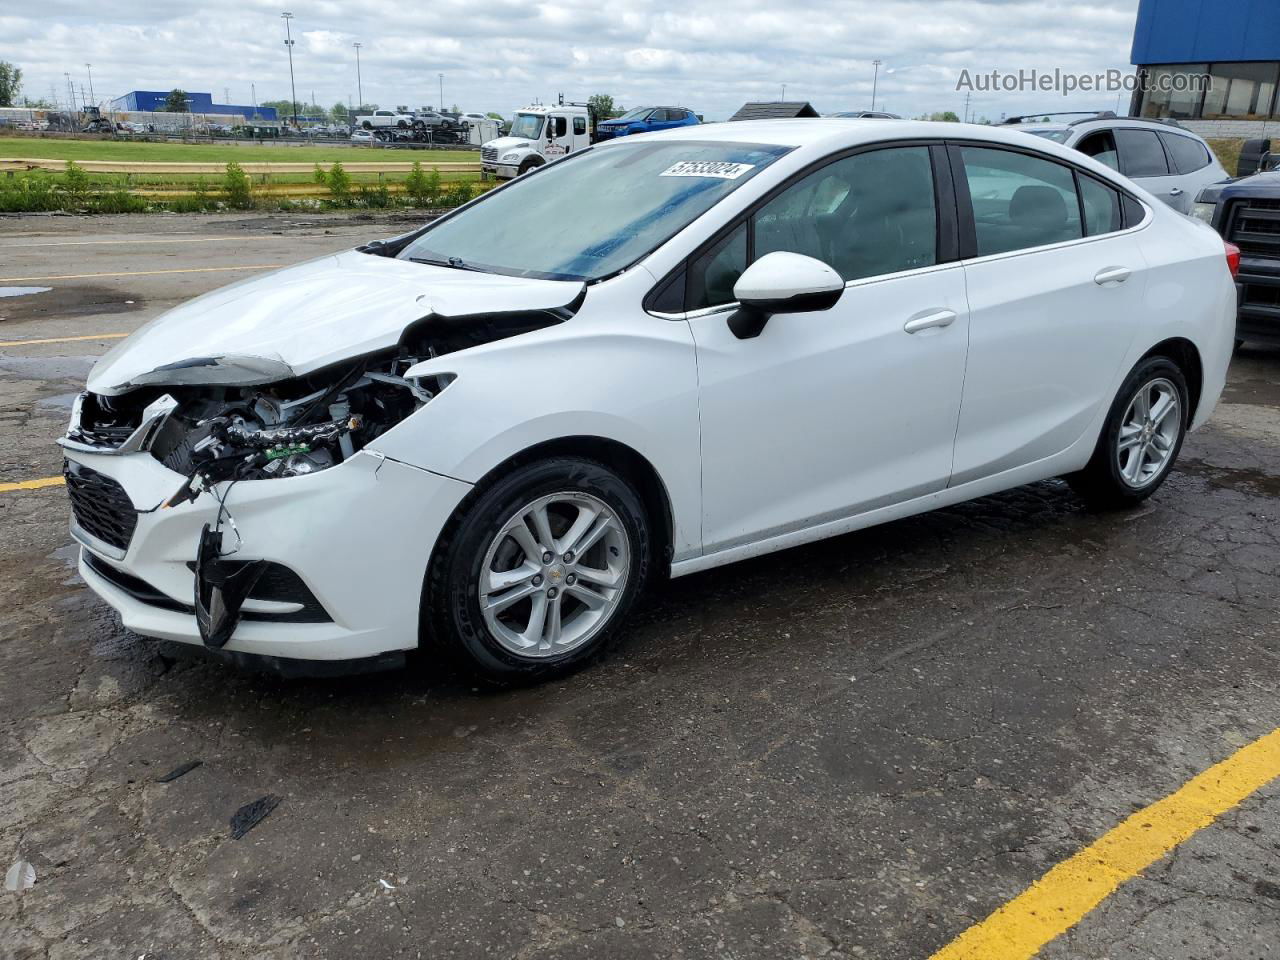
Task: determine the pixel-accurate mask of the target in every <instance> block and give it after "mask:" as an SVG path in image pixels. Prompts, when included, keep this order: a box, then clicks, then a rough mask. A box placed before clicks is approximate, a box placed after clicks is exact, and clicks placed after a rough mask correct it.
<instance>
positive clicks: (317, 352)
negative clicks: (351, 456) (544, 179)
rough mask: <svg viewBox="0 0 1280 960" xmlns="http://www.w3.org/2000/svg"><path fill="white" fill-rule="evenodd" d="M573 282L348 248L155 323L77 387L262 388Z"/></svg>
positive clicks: (562, 296)
mask: <svg viewBox="0 0 1280 960" xmlns="http://www.w3.org/2000/svg"><path fill="white" fill-rule="evenodd" d="M582 290H583V285H582V284H581V283H579V282H576V281H563V280H534V279H526V278H523V277H505V276H498V275H496V274H489V273H476V272H473V271H468V270H454V269H450V268H447V267H435V266H430V265H427V264H421V263H413V262H411V261H407V260H395V259H392V258H389V257H379V256H372V255H370V254H364V253H359V252H357V251H355V250H349V251H346V252H344V253H340V254H336V255H333V256H326V257H321V258H320V259H317V260H310V261H308V262H306V263H300V264H298V265H297V266H293V267H287V268H285V269H284V270H277V271H275V272H273V273H268V274H265V275H263V276H258V277H253V278H251V279H248V280H242V281H240V282H239V283H233V284H231V285H230V286H226V287H223V288H221V289H219V290H214V291H213V292H212V293H207V294H205V295H204V296H201V297H197V298H196V299H194V300H191V301H189V302H187V303H184V304H182V305H181V306H179V307H175V308H174V309H172V310H169V311H168V312H166V313H163V314H161V315H160V316H158V317H156V318H155V319H154V320H152V321H151V322H149V323H147V324H145V325H144V326H142V327H141V328H139V329H138V330H136V331H135V332H134V333H133V334H132V335H130V336H129V337H128V338H127V339H125V340H123V341H121V342H120V343H119V344H117V345H116V346H115V347H114V348H113V349H112V350H110V351H109V352H108V353H106V354H105V355H104V356H103V357H102V359H100V360H99V361H98V362H97V364H96V365H95V366H94V368H93V370H92V371H91V372H90V374H89V384H88V386H89V389H90V390H92V391H93V392H94V393H100V394H107V395H114V394H120V393H124V392H125V391H127V390H130V389H132V388H133V387H135V386H139V385H142V384H174V383H200V382H204V383H223V384H251V383H267V382H271V381H274V380H279V379H283V378H285V377H289V376H303V375H305V374H308V373H310V372H312V371H314V370H319V369H321V368H322V367H326V366H328V365H330V364H332V363H336V362H338V361H341V360H344V359H347V358H348V357H356V356H360V355H362V354H366V353H371V352H373V351H375V350H381V349H385V348H388V347H392V346H394V345H395V344H396V343H397V342H398V341H399V339H400V335H401V334H402V333H403V332H404V329H405V328H406V327H407V326H409V325H410V324H411V323H413V322H414V321H415V320H420V319H422V318H423V317H426V316H428V315H431V314H435V315H437V316H442V317H464V316H467V315H469V314H488V313H505V312H510V311H516V310H550V309H553V308H555V307H562V306H565V305H567V304H569V303H572V302H573V300H574V299H575V298H576V297H578V295H579V294H581V292H582Z"/></svg>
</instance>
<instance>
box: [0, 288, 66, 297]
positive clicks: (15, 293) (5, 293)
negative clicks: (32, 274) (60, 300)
mask: <svg viewBox="0 0 1280 960" xmlns="http://www.w3.org/2000/svg"><path fill="white" fill-rule="evenodd" d="M52 289H53V287H0V297H29V296H31V294H33V293H48V292H49V291H50V290H52Z"/></svg>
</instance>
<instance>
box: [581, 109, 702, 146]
mask: <svg viewBox="0 0 1280 960" xmlns="http://www.w3.org/2000/svg"><path fill="white" fill-rule="evenodd" d="M698 122H699V120H698V117H697V115H696V114H695V113H694V112H693V111H692V110H686V109H685V108H684V107H636V109H634V110H628V111H627V112H626V113H624V114H623V115H622V116H620V117H615V118H614V119H613V120H604V121H602V122H601V123H599V124H597V125H596V139H597V140H612V139H613V138H614V137H625V136H626V135H627V134H630V133H648V132H649V131H650V130H670V129H671V128H672V127H690V126H693V125H694V124H696V123H698Z"/></svg>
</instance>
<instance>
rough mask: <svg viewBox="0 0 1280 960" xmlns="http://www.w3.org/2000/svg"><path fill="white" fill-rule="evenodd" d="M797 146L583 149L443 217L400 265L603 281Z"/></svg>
mask: <svg viewBox="0 0 1280 960" xmlns="http://www.w3.org/2000/svg"><path fill="white" fill-rule="evenodd" d="M791 149H792V148H791V147H780V146H773V145H766V144H757V143H716V142H706V141H692V140H668V141H662V142H657V143H653V142H651V143H630V144H628V143H623V144H620V145H619V146H616V147H613V146H610V147H599V148H595V149H592V150H587V151H583V152H582V153H578V154H575V155H573V156H571V157H570V158H569V159H567V160H565V161H562V162H560V163H556V164H553V165H551V166H549V167H546V168H544V169H542V170H539V171H538V172H537V173H534V174H530V175H527V176H526V177H522V178H520V179H517V180H514V181H512V182H511V183H510V184H509V185H507V186H505V187H503V188H502V189H501V190H498V191H496V192H495V193H493V194H492V195H490V196H488V197H485V198H483V199H482V200H480V201H479V202H478V203H476V204H475V205H474V206H471V207H468V208H467V209H465V210H462V211H461V212H459V213H458V214H456V215H454V216H452V217H449V218H447V219H444V220H441V221H440V222H439V223H438V224H437V225H435V226H432V227H430V228H428V229H427V231H426V232H425V233H423V234H422V235H421V236H419V237H418V239H417V240H415V241H413V243H411V244H409V246H408V247H406V248H405V249H404V250H403V251H401V253H400V259H402V260H425V261H427V262H432V263H441V264H444V265H446V266H453V267H458V268H460V269H473V270H484V271H488V272H492V273H505V274H511V275H514V276H527V277H545V278H551V279H563V280H598V279H600V278H601V277H606V276H608V275H610V274H612V273H616V272H617V271H619V270H622V269H623V268H625V267H627V266H629V265H630V264H632V263H634V262H635V261H637V260H639V259H640V258H641V257H643V256H645V255H646V254H648V253H649V252H651V251H652V250H654V249H656V248H657V247H658V246H659V245H660V244H662V243H664V242H666V241H667V240H669V239H670V238H671V237H673V236H675V234H676V233H677V232H679V231H680V230H682V229H684V228H685V227H686V226H688V225H689V224H690V223H692V222H693V221H694V219H696V218H697V217H699V216H701V215H702V214H703V213H705V212H706V211H707V210H709V209H710V208H711V207H712V206H714V205H715V204H717V203H719V202H720V201H721V200H723V199H724V198H725V197H726V196H728V195H729V194H730V193H732V192H733V191H734V190H736V189H737V188H738V187H740V186H742V184H744V183H746V182H747V181H748V180H750V179H751V178H752V177H753V176H755V175H756V174H757V173H759V172H760V171H761V170H763V169H764V168H765V167H767V166H768V165H769V164H771V163H773V162H774V161H775V160H777V159H778V158H779V157H781V156H783V155H784V154H786V153H788V152H789V151H790V150H791Z"/></svg>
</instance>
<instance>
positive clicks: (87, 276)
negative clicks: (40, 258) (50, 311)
mask: <svg viewBox="0 0 1280 960" xmlns="http://www.w3.org/2000/svg"><path fill="white" fill-rule="evenodd" d="M283 266H286V264H283V263H255V264H252V265H249V266H244V267H180V268H177V269H174V270H130V271H127V272H125V273H67V274H63V275H62V276H58V277H0V283H32V282H34V281H37V280H93V279H96V278H102V277H154V276H158V275H159V274H162V273H220V272H222V271H225V270H276V269H278V268H280V267H283Z"/></svg>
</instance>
